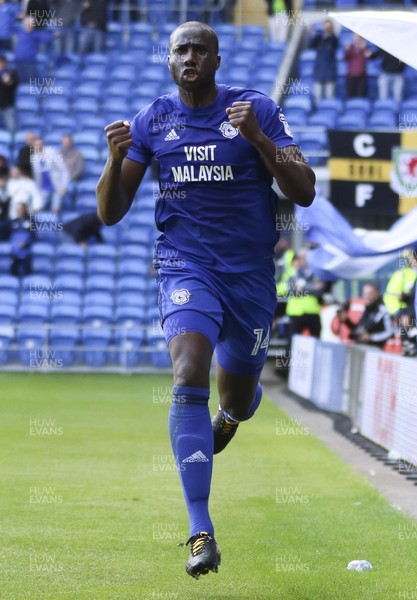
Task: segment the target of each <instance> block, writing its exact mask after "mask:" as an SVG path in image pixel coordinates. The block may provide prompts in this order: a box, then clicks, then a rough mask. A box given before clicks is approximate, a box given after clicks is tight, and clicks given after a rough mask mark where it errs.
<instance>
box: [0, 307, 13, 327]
mask: <svg viewBox="0 0 417 600" xmlns="http://www.w3.org/2000/svg"><path fill="white" fill-rule="evenodd" d="M15 320H16V306H13V305H11V304H4V305H3V304H2V305H0V325H4V324H6V325H9V324H10V323H14V321H15Z"/></svg>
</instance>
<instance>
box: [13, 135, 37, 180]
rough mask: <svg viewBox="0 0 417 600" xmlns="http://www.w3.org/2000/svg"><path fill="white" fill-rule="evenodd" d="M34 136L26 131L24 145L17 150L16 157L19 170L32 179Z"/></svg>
mask: <svg viewBox="0 0 417 600" xmlns="http://www.w3.org/2000/svg"><path fill="white" fill-rule="evenodd" d="M35 140H36V135H35V134H34V133H32V132H31V131H28V133H27V134H26V137H25V142H26V143H25V145H24V146H22V147H21V148H20V150H19V154H18V157H17V163H18V165H19V167H20V168H21V170H22V172H23V173H24V174H25V175H26V176H27V177H31V178H32V179H33V169H32V154H33V152H34V146H35Z"/></svg>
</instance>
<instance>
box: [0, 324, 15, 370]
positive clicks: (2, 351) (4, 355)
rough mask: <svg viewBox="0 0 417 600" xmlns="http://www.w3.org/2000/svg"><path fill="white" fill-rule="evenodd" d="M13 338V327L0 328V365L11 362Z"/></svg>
mask: <svg viewBox="0 0 417 600" xmlns="http://www.w3.org/2000/svg"><path fill="white" fill-rule="evenodd" d="M13 340H14V330H13V327H5V326H3V327H1V328H0V365H7V364H9V363H11V362H13V359H14V352H13V348H12V344H13Z"/></svg>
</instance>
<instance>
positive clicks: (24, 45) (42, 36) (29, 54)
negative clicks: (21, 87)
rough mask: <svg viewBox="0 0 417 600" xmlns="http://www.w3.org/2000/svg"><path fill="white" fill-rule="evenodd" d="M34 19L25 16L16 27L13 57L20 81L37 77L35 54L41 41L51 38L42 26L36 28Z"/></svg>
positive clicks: (25, 81)
mask: <svg viewBox="0 0 417 600" xmlns="http://www.w3.org/2000/svg"><path fill="white" fill-rule="evenodd" d="M36 22H37V21H36V19H35V18H34V17H32V16H26V17H25V18H24V19H23V21H22V24H21V26H20V27H19V29H18V32H17V36H16V47H15V51H14V58H15V63H16V68H17V72H18V73H19V79H20V82H21V83H29V80H30V79H35V78H36V77H38V65H37V61H36V58H37V54H38V50H39V46H40V44H41V43H48V42H50V41H51V40H52V33H51V32H50V31H49V30H47V29H43V28H40V29H39V28H37V26H36Z"/></svg>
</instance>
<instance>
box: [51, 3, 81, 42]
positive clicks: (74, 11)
mask: <svg viewBox="0 0 417 600" xmlns="http://www.w3.org/2000/svg"><path fill="white" fill-rule="evenodd" d="M51 6H52V8H53V9H54V14H55V19H56V22H57V23H59V27H56V29H55V31H54V36H55V42H54V46H55V52H56V53H57V54H72V53H73V52H74V51H75V27H76V25H77V24H78V20H79V18H80V12H81V0H52V2H51Z"/></svg>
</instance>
